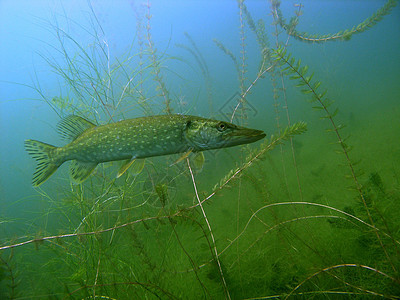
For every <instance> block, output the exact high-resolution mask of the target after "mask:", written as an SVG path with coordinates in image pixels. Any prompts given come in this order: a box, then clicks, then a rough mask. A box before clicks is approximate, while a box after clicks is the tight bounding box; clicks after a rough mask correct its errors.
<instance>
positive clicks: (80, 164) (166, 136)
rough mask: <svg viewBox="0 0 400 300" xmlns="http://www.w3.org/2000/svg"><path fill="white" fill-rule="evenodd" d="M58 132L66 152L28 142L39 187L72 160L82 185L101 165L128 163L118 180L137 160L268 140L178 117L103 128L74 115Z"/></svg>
mask: <svg viewBox="0 0 400 300" xmlns="http://www.w3.org/2000/svg"><path fill="white" fill-rule="evenodd" d="M57 129H58V131H59V133H60V134H61V136H62V137H64V138H67V139H69V140H71V142H70V143H69V144H67V145H65V146H64V147H55V146H52V145H49V144H46V143H43V142H39V141H36V140H26V141H25V149H26V151H27V152H28V153H29V154H30V155H31V156H32V157H33V158H34V159H36V161H37V167H36V171H35V173H34V174H33V179H32V185H33V186H35V187H36V186H39V185H41V184H42V183H43V182H45V181H46V180H47V179H48V178H49V177H50V176H51V175H52V174H53V173H54V172H55V171H56V170H57V168H58V167H59V166H61V165H62V164H63V163H64V162H66V161H69V160H72V164H71V168H70V173H71V177H72V179H73V180H74V181H75V182H76V183H81V182H83V181H84V180H85V179H87V177H88V176H89V175H90V173H92V171H93V170H94V168H95V167H96V166H97V165H98V164H99V163H103V162H109V161H118V160H125V162H124V163H123V165H122V167H121V169H120V170H119V172H118V174H117V177H119V176H121V175H122V174H123V173H124V172H125V171H126V170H127V169H128V168H129V167H130V166H131V164H132V163H133V162H134V161H135V159H137V158H146V157H152V156H160V155H168V154H176V153H185V154H184V156H183V158H185V157H187V155H189V154H190V153H191V152H200V151H204V150H209V149H219V148H227V147H232V146H236V145H242V144H248V143H253V142H255V141H258V140H260V139H262V138H264V137H265V133H264V132H263V131H261V130H256V129H249V128H244V127H241V126H237V125H234V124H232V123H228V122H224V121H218V120H212V119H206V118H201V117H196V116H189V115H179V114H175V115H159V116H150V117H141V118H135V119H127V120H123V121H119V122H115V123H110V124H107V125H100V126H97V125H96V124H94V123H92V122H90V121H88V120H86V119H84V118H82V117H79V116H76V115H71V116H68V117H66V118H64V119H62V120H61V121H60V123H59V124H58V126H57ZM183 158H182V159H183Z"/></svg>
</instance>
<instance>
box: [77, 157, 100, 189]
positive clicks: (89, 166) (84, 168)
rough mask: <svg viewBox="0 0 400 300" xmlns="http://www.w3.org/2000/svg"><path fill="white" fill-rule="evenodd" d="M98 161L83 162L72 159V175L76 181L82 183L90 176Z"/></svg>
mask: <svg viewBox="0 0 400 300" xmlns="http://www.w3.org/2000/svg"><path fill="white" fill-rule="evenodd" d="M96 166H97V163H95V162H82V161H78V160H74V161H72V164H71V177H72V179H73V180H74V181H75V182H76V183H78V184H79V183H82V182H83V181H85V180H86V178H88V177H89V175H90V174H91V173H92V172H93V170H94V168H96Z"/></svg>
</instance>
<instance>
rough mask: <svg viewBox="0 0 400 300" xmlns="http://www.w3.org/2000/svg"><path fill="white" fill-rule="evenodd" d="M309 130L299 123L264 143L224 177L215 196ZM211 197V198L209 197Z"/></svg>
mask: <svg viewBox="0 0 400 300" xmlns="http://www.w3.org/2000/svg"><path fill="white" fill-rule="evenodd" d="M306 130H307V124H306V123H305V122H297V123H295V124H293V125H291V126H288V127H286V128H285V129H283V130H281V131H280V132H279V134H277V135H272V136H271V137H270V139H269V140H267V141H265V142H264V143H262V145H261V146H260V147H259V149H258V150H255V151H252V152H251V153H250V154H249V155H248V156H247V158H246V160H245V162H244V163H243V164H242V166H241V167H239V168H236V169H232V170H230V171H229V173H228V174H226V175H225V177H223V178H222V179H221V180H220V182H219V183H217V184H216V185H215V186H214V188H213V191H214V192H213V194H215V193H216V192H218V191H219V190H221V189H222V188H224V187H225V186H226V185H227V184H228V183H231V182H232V181H233V180H234V179H237V178H239V177H240V175H241V172H243V171H244V170H245V169H247V168H248V167H250V166H251V165H252V164H253V163H254V162H256V161H258V160H259V159H260V158H262V156H263V155H264V154H265V153H266V152H268V151H271V150H272V149H274V148H275V147H276V146H278V145H280V144H282V143H283V142H284V141H286V140H289V139H290V138H292V137H293V136H295V135H300V134H302V133H304V132H305V131H306ZM209 197H210V196H209Z"/></svg>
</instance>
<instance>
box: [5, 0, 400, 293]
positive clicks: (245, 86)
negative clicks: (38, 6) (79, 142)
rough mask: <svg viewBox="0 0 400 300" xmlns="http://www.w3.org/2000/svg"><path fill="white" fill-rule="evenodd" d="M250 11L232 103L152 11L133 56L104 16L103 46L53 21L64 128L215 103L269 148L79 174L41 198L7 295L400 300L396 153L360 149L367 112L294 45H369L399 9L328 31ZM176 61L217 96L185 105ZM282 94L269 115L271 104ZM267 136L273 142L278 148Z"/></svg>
mask: <svg viewBox="0 0 400 300" xmlns="http://www.w3.org/2000/svg"><path fill="white" fill-rule="evenodd" d="M236 4H237V11H238V14H237V17H238V22H239V25H240V26H239V29H237V28H234V29H233V30H236V31H238V32H237V34H238V40H237V41H236V42H237V45H238V48H239V51H235V50H231V47H232V46H230V45H231V43H230V42H231V41H226V40H218V39H214V40H213V43H214V46H215V48H214V50H215V53H214V55H215V56H216V57H218V59H219V60H220V61H221V62H222V61H223V60H226V61H228V62H229V63H230V64H231V65H232V70H234V71H235V72H236V74H235V76H236V77H237V81H236V83H235V89H236V90H237V91H238V93H237V94H236V95H235V97H232V98H231V99H230V101H232V102H230V103H229V105H226V106H223V104H221V103H219V102H218V101H217V97H216V96H215V95H216V94H218V90H219V89H220V87H216V86H215V85H216V80H215V78H213V74H212V68H210V67H209V62H208V60H207V58H206V56H205V55H204V53H203V49H201V48H200V47H199V46H198V43H197V41H196V39H195V38H194V37H192V36H191V35H190V33H185V34H184V35H185V41H186V43H180V44H177V45H175V46H176V48H178V49H180V50H181V53H182V57H178V56H177V55H168V51H169V50H167V51H165V52H161V51H160V50H159V49H158V48H157V47H156V43H155V42H154V39H153V35H152V34H153V31H152V22H153V20H152V7H151V3H150V1H147V2H146V3H145V4H143V5H140V9H138V11H137V15H136V18H137V28H136V30H137V34H136V39H135V41H133V44H135V47H133V46H132V47H131V48H130V49H129V50H127V53H125V54H123V55H122V56H118V57H117V58H113V57H112V56H111V55H110V51H109V50H110V49H109V45H108V44H107V42H106V40H105V39H104V35H105V34H104V32H103V29H102V27H101V23H100V22H99V19H98V18H97V16H96V13H95V10H94V9H93V8H92V6H90V5H89V7H90V11H91V14H90V15H89V16H88V17H89V18H91V24H92V27H91V28H81V29H82V30H84V31H85V32H90V36H91V38H92V40H91V41H90V44H89V46H87V45H86V44H81V43H78V42H77V40H76V39H75V38H74V36H73V35H71V34H70V33H69V32H67V31H65V30H63V29H61V28H60V27H58V26H55V25H54V26H51V29H52V30H54V32H55V35H56V37H57V38H58V42H59V45H58V46H57V49H58V53H59V54H60V55H61V57H62V59H61V60H57V59H54V58H53V57H51V56H45V55H42V57H43V59H44V61H45V62H46V63H47V64H48V65H49V66H50V67H51V68H52V70H53V72H54V73H55V74H56V75H57V76H58V78H59V81H60V82H62V86H63V88H62V89H60V90H61V92H60V95H54V94H48V93H47V92H46V91H45V90H44V89H43V88H42V83H41V82H40V78H39V77H35V81H34V83H33V84H32V86H31V88H32V90H33V91H34V92H35V93H36V94H37V95H38V97H39V98H40V101H43V102H45V103H46V104H48V105H49V107H51V109H52V111H54V113H55V114H56V115H57V116H59V117H60V119H63V118H67V119H64V120H67V121H68V118H70V119H71V118H79V119H80V120H83V119H82V118H87V119H89V120H93V121H94V122H96V124H101V125H104V126H110V125H109V124H115V122H118V120H126V119H131V118H134V117H137V116H138V115H141V116H143V117H144V118H145V119H146V116H153V115H165V116H168V117H171V116H175V117H176V118H177V117H185V116H186V115H194V114H195V113H196V107H195V106H204V107H203V108H205V109H206V110H207V111H208V112H209V114H208V116H207V118H208V117H210V118H213V119H218V120H221V118H225V119H226V122H225V121H223V123H222V124H224V125H223V126H224V127H225V126H228V127H229V126H240V127H237V128H242V127H245V128H257V129H260V130H263V131H265V132H266V133H267V136H266V137H265V138H264V139H262V140H261V141H259V142H258V143H254V144H248V145H247V144H246V145H242V146H238V147H233V148H228V149H217V150H210V151H205V152H204V156H203V155H202V156H198V155H195V153H187V155H184V156H183V157H182V156H181V155H168V156H159V157H152V158H146V159H140V160H136V161H135V159H133V160H132V158H131V157H123V158H124V159H128V161H126V162H124V163H123V164H122V165H121V164H119V163H118V162H106V161H111V160H113V159H109V160H103V161H104V162H106V163H104V164H101V165H99V166H97V167H96V165H97V164H96V165H94V166H91V167H92V168H91V169H90V172H86V173H84V174H83V173H81V174H80V175H81V176H78V177H77V178H75V179H86V180H85V181H84V182H82V181H83V180H78V181H79V184H76V183H74V182H73V181H71V180H70V178H69V175H68V174H66V172H63V170H62V168H61V169H60V170H59V171H57V173H55V175H53V177H52V179H51V180H49V181H47V182H46V183H45V184H43V185H41V186H40V187H37V188H35V189H34V193H35V196H34V197H32V199H30V200H32V201H38V202H40V203H46V206H45V207H46V209H45V211H44V212H43V213H42V215H41V216H38V217H36V218H35V220H32V223H31V224H29V226H27V227H29V228H27V229H26V233H25V234H21V235H20V236H15V235H12V234H10V235H8V236H2V237H1V239H0V242H1V244H0V298H2V299H3V298H4V299H30V298H32V299H35V298H44V299H342V298H345V299H347V298H349V299H369V298H374V299H375V298H387V299H400V273H399V271H400V220H399V216H398V212H399V211H400V181H399V177H398V176H399V175H398V174H400V173H399V168H398V165H397V164H396V160H395V157H394V155H393V157H389V158H387V157H379V158H378V157H375V154H371V156H372V158H371V157H370V156H369V155H368V153H369V152H368V151H371V152H372V150H368V147H367V146H366V145H365V144H363V143H362V142H361V141H363V140H360V139H361V138H360V136H359V133H360V132H361V131H363V130H365V129H364V128H362V126H361V127H357V126H358V125H359V123H360V122H361V121H360V119H362V117H361V116H360V115H359V114H358V113H357V112H356V111H355V112H353V111H351V112H348V111H343V110H342V108H341V106H344V107H347V106H346V103H344V102H343V101H340V100H341V99H335V100H336V101H334V100H333V98H332V97H333V95H337V93H334V92H333V91H332V90H333V89H334V88H335V84H334V83H332V84H331V83H330V82H323V80H322V79H319V78H318V76H320V75H321V72H320V71H314V70H313V68H315V67H316V66H315V65H313V62H312V60H311V63H308V64H306V63H304V60H302V57H301V53H302V52H301V51H298V50H297V49H296V48H295V47H293V46H292V43H296V44H295V45H301V46H302V47H306V49H312V48H313V47H317V46H318V45H320V44H324V45H325V44H326V45H327V46H326V47H328V46H329V45H332V44H335V43H342V46H343V47H349V48H351V47H352V45H353V44H352V43H353V40H354V39H355V38H356V37H357V36H362V35H363V34H366V33H367V32H368V30H369V29H372V28H377V27H378V26H379V24H380V21H381V20H383V19H384V17H385V16H388V15H390V14H391V13H392V12H393V9H394V8H395V7H396V5H397V4H398V1H394V0H389V1H386V2H383V5H382V7H381V8H380V9H378V10H377V11H376V12H375V13H373V14H372V15H370V16H365V18H364V21H362V22H361V23H359V24H355V25H354V26H352V27H351V28H348V29H343V30H341V31H337V32H336V33H333V34H322V35H319V34H317V33H313V32H303V31H302V30H300V29H299V28H300V21H301V19H302V16H303V14H304V13H306V11H307V9H308V6H311V5H312V4H311V3H310V4H307V6H303V5H302V4H296V5H295V6H293V14H294V16H293V17H291V18H290V19H289V20H288V19H287V16H286V15H285V12H284V11H282V10H281V6H282V3H281V1H278V0H270V1H265V3H264V7H265V10H266V11H268V12H269V15H267V14H266V15H265V18H262V19H259V20H255V19H254V16H253V14H252V13H251V10H250V8H248V6H250V3H247V2H246V1H244V0H238V1H237V2H236ZM236 4H235V5H236ZM247 5H248V6H247ZM353 38H354V39H353ZM254 46H256V47H254ZM307 47H309V48H307ZM308 60H309V59H308ZM169 63H170V64H171V65H172V66H173V64H174V63H182V64H185V65H187V66H190V69H191V70H195V73H196V76H197V77H199V78H200V82H201V88H199V90H201V91H196V92H195V93H194V96H193V95H190V97H192V96H193V99H194V100H190V99H191V98H189V97H188V98H186V100H185V101H184V97H183V96H182V95H180V92H179V90H178V91H177V90H176V84H173V82H174V80H175V79H176V78H179V79H180V80H181V82H183V84H188V85H190V83H189V81H190V80H189V79H188V78H187V76H186V75H184V74H182V75H181V74H179V72H175V70H171V69H170V68H172V67H169V66H168V64H169ZM254 65H256V67H255V68H256V69H254V68H252V67H250V66H254ZM254 70H256V71H254ZM170 77H173V79H170ZM321 77H322V76H321ZM194 85H197V82H196V84H194ZM266 89H268V90H269V92H270V94H271V99H269V100H270V101H269V102H268V101H266V100H265V98H266V97H265V95H262V96H260V94H263V93H264V92H265V90H266ZM197 96H198V98H199V99H200V98H201V101H200V100H198V102H196V101H197V100H196V99H197V98H196V97H197ZM346 99H347V98H346ZM186 101H187V102H188V103H185V102H186ZM192 101H193V102H192ZM232 103H233V104H232ZM222 106H223V107H224V109H223V111H221V109H220V107H222ZM266 107H267V108H266ZM256 110H258V111H263V113H262V114H257V115H256V114H255V113H252V112H254V111H256ZM296 110H299V111H302V112H304V113H299V112H298V111H296ZM266 111H271V114H270V116H271V118H266V117H265V115H266V114H267V113H266ZM264 112H265V115H264ZM178 113H182V114H179V115H178ZM71 115H74V116H79V117H68V116H71ZM260 115H261V116H260ZM347 115H348V116H349V118H348V119H349V123H351V124H349V126H348V127H346V125H345V123H346V122H345V121H346V117H345V116H347ZM214 116H215V118H214ZM161 118H164V117H161ZM165 118H166V117H165ZM197 120H208V121H209V120H210V119H203V118H199V119H197ZM189 121H190V120H189ZM86 122H88V121H83V123H84V124H86V125H88V123H86ZM220 122H221V121H217V123H216V124H217V125H218V124H221V123H220ZM67 123H68V122H67ZM67 123H65V122H64V123H61V124H64V125H65V124H67ZM184 123H185V124H186V126H188V127H190V126H191V125H193V124H192V123H191V122H189V123H188V121H187V120H186V119H185V122H184ZM231 123H234V124H236V125H231ZM90 124H92V123H90ZM92 125H93V124H92ZM61 126H63V125H61ZM65 126H68V125H65ZM88 126H89V127H91V125H88ZM84 127H85V126H84ZM214 127H215V126H214ZM232 128H233V127H232ZM235 128H236V127H235ZM85 129H87V127H85ZM197 129H198V128H197ZM220 129H225V128H220ZM71 130H72V131H73V130H74V129H73V128H72V129H71ZM392 130H393V131H394V133H392V135H393V136H397V137H398V132H396V130H398V129H397V128H394V129H392ZM72 131H71V132H72ZM64 132H66V135H67V136H69V135H70V133H71V132H70V131H68V130H66V131H65V130H64ZM257 132H258V134H259V136H257V137H256V138H257V139H259V137H260V135H262V137H264V133H261V132H260V131H258V130H257ZM79 133H82V132H81V131H80V132H79ZM375 133H376V132H375ZM371 135H372V133H371ZM74 137H76V135H75V136H74ZM27 138H28V137H27ZM253 138H254V136H253ZM367 138H368V137H367ZM367 138H365V139H367ZM378 138H379V137H376V139H378ZM252 141H253V140H252ZM31 142H32V141H31ZM46 142H51V141H46ZM35 143H37V142H35ZM377 143H378V142H376V144H377ZM240 144H243V143H240ZM31 146H32V145H31ZM32 147H33V146H32ZM216 148H219V147H216ZM184 150H185V151H175V152H174V151H172V152H173V153H179V152H187V150H189V149H187V148H185V149H184ZM35 151H36V150H35ZM172 152H169V153H172ZM189 152H190V151H189ZM366 153H367V154H366ZM143 156H146V155H143ZM147 156H150V155H147ZM364 157H368V158H369V160H365V159H364ZM374 159H375V160H378V159H382V164H383V160H384V159H388V160H389V161H390V162H391V163H392V165H393V168H392V169H391V170H387V169H385V168H383V167H382V168H376V167H375V165H372V163H371V161H372V160H374ZM94 167H96V168H94ZM32 168H33V164H32ZM39 170H40V166H39ZM118 170H120V171H119V172H118ZM54 171H55V170H51V174H50V173H49V174H46V176H45V177H46V178H45V177H40V178H39V179H37V177H36V179H37V180H36V181H35V180H34V183H37V184H36V185H39V184H40V183H42V182H44V180H46V179H47V177H48V176H50V175H52V174H53V172H54ZM26 172H27V173H30V172H31V169H30V170H27V171H26ZM49 172H50V171H49ZM90 173H92V175H91V176H89V177H88V176H86V175H89V174H90ZM117 173H118V174H119V175H120V176H118V178H116V174H117ZM72 177H73V176H72ZM13 222H18V220H12V219H7V216H0V226H2V231H3V232H7V229H6V228H7V227H5V226H12V224H13Z"/></svg>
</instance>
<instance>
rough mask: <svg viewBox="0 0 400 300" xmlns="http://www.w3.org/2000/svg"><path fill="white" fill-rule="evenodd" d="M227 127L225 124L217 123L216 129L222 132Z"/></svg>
mask: <svg viewBox="0 0 400 300" xmlns="http://www.w3.org/2000/svg"><path fill="white" fill-rule="evenodd" d="M227 127H228V126H227V124H226V123H225V122H219V123H218V125H217V129H218V130H219V131H224V130H225V129H226V128H227Z"/></svg>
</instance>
